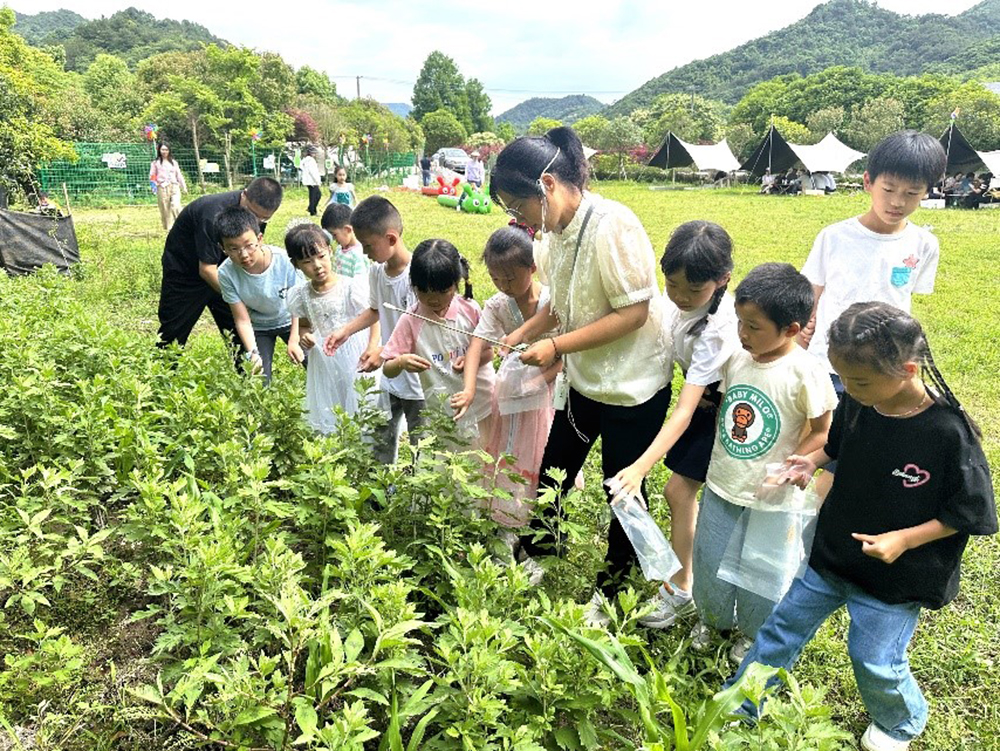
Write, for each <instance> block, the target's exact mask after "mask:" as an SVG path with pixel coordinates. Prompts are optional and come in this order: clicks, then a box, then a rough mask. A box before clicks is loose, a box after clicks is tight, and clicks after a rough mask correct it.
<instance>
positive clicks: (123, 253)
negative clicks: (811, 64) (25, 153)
mask: <svg viewBox="0 0 1000 751" xmlns="http://www.w3.org/2000/svg"><path fill="white" fill-rule="evenodd" d="M594 189H595V191H597V192H600V193H601V194H602V195H604V196H606V197H608V198H612V199H615V200H618V201H620V202H622V203H624V204H625V205H627V206H629V207H630V208H631V209H632V210H634V211H635V213H636V214H637V215H638V216H639V218H640V220H641V221H642V222H643V224H644V225H645V227H646V229H647V231H648V233H649V235H650V238H651V240H652V242H653V246H654V248H655V249H656V250H657V253H658V254H659V253H660V251H661V250H662V248H663V247H664V245H665V244H666V241H667V239H668V237H669V234H670V232H671V230H672V229H673V228H674V227H676V226H677V225H678V224H680V223H681V222H684V221H687V220H690V219H708V220H712V221H715V222H718V223H719V224H721V225H722V226H723V227H725V228H726V229H727V230H728V231H729V233H730V234H731V235H732V236H733V239H734V241H735V248H736V270H735V279H736V280H737V281H738V280H739V279H741V278H742V277H743V276H744V275H745V274H746V272H747V271H749V270H750V269H751V268H753V267H754V266H755V265H757V264H759V263H761V262H764V261H773V260H780V261H788V262H791V263H793V264H795V265H796V266H800V265H801V263H802V262H803V261H804V259H805V257H806V254H807V253H808V251H809V248H810V247H811V244H812V241H813V238H814V237H815V236H816V233H817V232H818V231H819V230H820V229H821V228H822V227H824V226H825V225H827V224H830V223H832V222H834V221H837V220H839V219H842V218H845V217H848V216H851V215H854V214H858V213H861V212H862V211H863V210H865V208H866V206H867V200H866V197H865V195H864V194H857V195H833V196H829V197H795V198H783V197H761V196H757V195H754V194H750V193H744V192H739V191H707V190H681V191H650V190H649V189H648V188H647V187H646V186H640V185H634V184H624V183H605V184H597V185H595V186H594ZM389 197H390V198H391V200H393V202H394V203H396V205H397V206H398V208H399V209H400V211H401V213H402V215H403V219H404V223H405V230H404V236H403V237H404V240H405V241H406V243H407V244H408V245H409V247H411V248H412V247H414V246H415V245H416V244H417V243H418V242H419V241H421V240H423V239H426V238H429V237H444V238H447V239H449V240H451V241H452V242H453V243H455V245H456V246H457V247H458V248H459V250H460V251H462V253H463V254H465V255H466V256H467V257H468V258H469V259H470V260H471V261H472V265H473V269H474V272H473V280H474V282H475V292H476V298H477V299H478V300H479V301H480V302H482V301H484V300H485V299H486V298H487V297H489V296H490V295H492V294H493V293H494V289H493V287H492V284H491V283H490V281H489V277H488V275H487V274H486V273H485V269H484V268H483V265H482V263H481V261H480V260H479V256H480V254H481V252H482V248H483V244H484V242H485V240H486V238H487V237H488V236H489V234H490V233H491V232H492V231H493V230H494V229H496V228H497V227H500V226H502V225H503V224H505V223H506V221H507V218H506V217H505V216H504V215H503V214H502V213H501V212H499V211H495V212H494V213H493V214H492V215H489V216H478V215H467V214H459V213H456V212H454V211H451V210H447V209H445V208H442V207H440V206H438V205H437V203H436V202H435V201H434V200H432V199H429V198H426V197H422V196H419V195H415V194H411V193H403V192H392V193H390V194H389ZM305 206H306V194H305V192H304V190H292V191H290V192H289V193H288V194H287V195H286V198H285V202H284V205H283V206H282V208H281V209H280V210H279V212H278V213H277V214H276V216H275V217H274V218H273V220H272V221H271V222H270V224H269V228H268V231H267V235H266V240H268V241H270V242H271V243H275V244H280V243H281V238H282V236H283V233H284V228H285V226H286V225H287V223H288V222H289V220H291V219H295V218H299V217H302V216H304V215H305ZM75 220H76V226H77V233H78V236H79V239H80V245H81V254H82V258H83V261H84V265H83V269H82V272H81V273H80V274H79V277H80V281H79V295H80V296H81V298H82V299H84V300H86V302H87V303H88V305H90V306H92V307H93V308H94V309H97V310H101V311H104V312H105V314H106V315H107V316H108V317H109V318H110V319H112V320H115V321H116V322H117V324H118V325H119V326H120V327H121V328H123V329H126V330H131V331H139V332H142V333H143V334H144V335H146V336H147V337H148V343H149V346H152V344H153V340H154V337H155V330H156V303H157V297H158V290H159V277H160V266H159V264H160V253H161V252H162V244H163V234H164V233H163V232H162V230H161V228H160V226H159V220H158V215H157V211H156V208H155V206H146V207H122V208H117V209H102V210H80V211H78V212H76V213H75ZM912 220H913V221H916V222H917V223H918V224H924V225H933V228H934V232H935V233H936V235H937V236H938V238H939V239H940V241H941V248H942V254H941V263H940V267H939V270H938V277H937V286H936V290H935V292H934V294H933V295H931V296H921V297H917V298H915V300H914V306H913V310H914V314H915V315H916V317H917V318H918V319H920V320H921V322H922V323H923V324H924V326H925V327H926V329H927V330H928V332H929V335H930V340H931V345H932V347H933V349H934V352H935V356H936V359H937V362H938V364H939V367H940V369H941V371H942V372H943V373H944V375H945V376H946V378H947V379H948V382H949V383H950V385H951V386H952V388H953V390H954V391H955V393H956V394H957V395H958V396H959V398H960V399H961V400H962V401H963V403H964V404H965V405H966V407H967V408H968V410H969V411H970V412H971V413H972V414H973V415H974V416H975V417H976V419H977V420H978V421H979V423H980V425H981V426H982V428H983V431H984V436H985V439H984V443H985V448H986V453H987V456H988V458H989V459H990V462H991V465H992V466H993V467H994V468H996V467H997V466H1000V420H994V419H993V413H992V408H993V407H994V406H995V405H997V404H998V403H1000V378H998V372H1000V345H998V339H1000V296H998V295H997V281H996V279H995V277H994V274H995V273H996V268H997V263H998V261H1000V250H998V247H997V238H998V237H1000V210H998V211H990V210H981V211H978V212H973V211H955V210H948V211H927V210H920V211H918V212H917V213H916V214H915V215H914V216H913V217H912ZM8 289H11V288H10V287H8ZM45 325H46V322H45V321H44V320H40V321H38V329H37V331H27V332H24V335H25V336H26V337H29V336H32V337H34V336H42V337H44V336H45ZM195 339H196V341H194V342H193V344H194V346H195V348H196V350H197V351H198V352H199V353H201V352H206V353H217V354H218V357H219V363H220V367H221V366H223V363H224V359H223V355H222V347H221V344H219V343H217V342H218V336H217V334H216V332H215V329H214V325H213V324H212V322H211V319H210V318H209V317H208V316H205V317H203V319H202V321H201V323H200V324H199V329H198V331H197V334H196V337H195ZM276 378H300V379H301V375H300V374H299V373H295V372H294V371H293V370H292V368H291V366H290V365H288V364H287V363H284V362H282V363H280V364H279V366H278V369H277V371H276ZM596 473H597V469H596V466H595V465H593V463H591V464H590V465H589V466H588V477H587V480H588V482H589V483H595V484H596V483H599V481H600V478H599V476H598V475H597V474H596ZM994 477H996V472H995V471H994ZM662 479H663V476H662V473H658V474H657V477H656V480H657V482H662ZM659 513H662V511H660V512H659ZM965 564H966V565H965V568H964V580H963V592H962V594H961V595H960V596H959V598H958V599H957V600H956V601H955V602H954V603H952V604H951V605H949V606H948V607H946V608H945V609H943V610H942V611H939V612H933V613H932V612H927V613H925V615H924V616H923V618H922V621H921V624H920V626H919V628H918V631H917V635H916V637H915V638H914V641H913V646H912V652H911V659H912V664H913V668H914V672H915V674H916V676H917V679H918V681H919V682H920V684H921V686H922V688H923V690H924V692H925V693H926V695H927V698H928V699H929V701H930V703H931V719H930V724H929V727H928V730H927V732H926V734H925V735H924V737H922V738H921V739H920V740H919V741H918V742H917V743H915V744H914V745H913V748H914V749H918V750H919V749H926V750H931V749H933V750H935V751H951V750H952V749H969V750H970V751H971V750H973V749H977V750H978V749H994V748H1000V741H998V740H997V735H998V734H1000V709H998V707H1000V704H998V702H997V701H996V697H997V693H998V688H1000V680H998V678H997V672H998V670H1000V627H998V624H1000V600H998V598H997V593H998V592H1000V551H998V547H997V542H996V540H995V539H985V540H983V539H979V540H974V541H973V543H972V544H971V545H970V547H969V550H968V552H967V554H966V558H965ZM845 627H846V617H844V616H843V614H840V615H839V616H838V617H835V618H834V619H833V620H832V621H831V623H830V624H828V625H827V626H826V627H824V629H823V630H822V631H821V633H820V635H819V637H818V638H817V639H816V640H815V641H814V642H813V643H812V644H811V645H810V647H809V648H808V650H807V652H806V654H805V657H804V659H803V661H802V663H801V665H800V668H799V669H798V672H797V675H798V677H799V678H800V679H802V680H804V681H807V682H810V683H813V684H815V685H820V686H823V687H825V688H826V689H827V691H828V702H829V703H831V705H833V707H834V712H835V717H836V719H837V721H838V722H839V723H840V724H842V725H843V726H844V727H846V728H848V729H849V730H851V731H853V732H860V731H861V730H862V729H863V728H864V725H865V723H866V719H865V717H864V713H863V708H862V706H861V703H860V699H859V697H858V695H857V691H856V688H855V687H854V681H853V677H852V675H851V670H850V662H849V660H848V658H847V654H846V649H845V640H844V633H845ZM682 637H683V634H679V633H667V634H662V635H660V634H658V635H653V636H652V637H651V638H652V639H653V642H654V646H655V644H656V643H659V642H662V645H663V649H665V650H666V649H669V648H670V646H671V645H675V644H676V643H677V642H678V641H679V640H680V639H681V638H682ZM0 747H2V744H0Z"/></svg>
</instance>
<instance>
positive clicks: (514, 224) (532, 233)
mask: <svg viewBox="0 0 1000 751" xmlns="http://www.w3.org/2000/svg"><path fill="white" fill-rule="evenodd" d="M507 226H508V227H514V228H516V229H519V230H523V231H525V232H527V233H528V237H530V238H531V239H532V240H534V239H535V228H534V227H530V226H528V225H527V224H522V223H521V222H519V221H517V219H511V220H510V221H509V222H507Z"/></svg>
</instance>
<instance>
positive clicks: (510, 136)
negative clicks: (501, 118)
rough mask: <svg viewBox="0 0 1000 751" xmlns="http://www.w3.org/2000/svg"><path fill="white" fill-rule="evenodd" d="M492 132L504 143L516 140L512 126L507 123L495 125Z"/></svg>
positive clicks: (515, 132)
mask: <svg viewBox="0 0 1000 751" xmlns="http://www.w3.org/2000/svg"><path fill="white" fill-rule="evenodd" d="M493 132H494V133H496V134H497V135H498V136H500V138H502V139H503V142H504V143H510V142H511V141H513V140H514V139H515V138H517V131H515V130H514V126H513V125H511V124H510V123H508V122H501V123H497V124H496V125H495V126H494V128H493Z"/></svg>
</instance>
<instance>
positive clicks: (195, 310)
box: [156, 272, 243, 352]
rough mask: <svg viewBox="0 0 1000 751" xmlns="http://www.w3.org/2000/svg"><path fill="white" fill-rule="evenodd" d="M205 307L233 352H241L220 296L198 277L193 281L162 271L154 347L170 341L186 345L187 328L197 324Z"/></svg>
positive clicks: (225, 304)
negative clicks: (158, 322)
mask: <svg viewBox="0 0 1000 751" xmlns="http://www.w3.org/2000/svg"><path fill="white" fill-rule="evenodd" d="M205 308H208V310H209V312H210V313H211V314H212V318H214V319H215V325H216V326H218V327H219V332H220V333H221V334H222V335H223V336H224V337H228V339H229V341H230V342H232V346H233V347H234V348H235V349H234V351H235V352H240V351H242V349H243V345H242V344H240V338H239V337H238V336H237V335H236V323H235V322H234V321H233V312H232V310H230V308H229V304H228V303H227V302H226V301H225V300H223V299H222V295H220V294H219V293H218V292H216V291H215V290H214V289H212V288H211V287H209V286H208V284H206V283H205V282H204V281H202V280H201V279H198V280H197V281H194V280H191V279H188V278H184V277H178V276H176V275H173V274H168V273H166V272H164V274H163V281H162V282H161V283H160V304H159V307H158V308H157V311H156V314H157V316H158V317H159V319H160V330H159V337H160V340H159V342H158V343H157V346H158V347H165V346H167V345H168V344H172V343H174V342H176V343H177V344H180V345H181V346H183V345H184V344H187V340H188V337H189V336H190V335H191V329H193V328H194V325H195V324H196V323H198V319H199V318H201V314H202V313H203V312H204V311H205Z"/></svg>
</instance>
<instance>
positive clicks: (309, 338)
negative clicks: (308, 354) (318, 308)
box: [299, 331, 316, 350]
mask: <svg viewBox="0 0 1000 751" xmlns="http://www.w3.org/2000/svg"><path fill="white" fill-rule="evenodd" d="M315 346H316V335H315V334H314V333H313V332H311V331H303V332H302V333H301V334H300V335H299V347H301V348H302V349H304V350H305V349H312V348H313V347H315Z"/></svg>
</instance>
